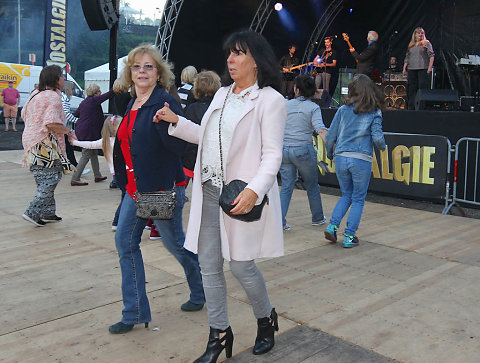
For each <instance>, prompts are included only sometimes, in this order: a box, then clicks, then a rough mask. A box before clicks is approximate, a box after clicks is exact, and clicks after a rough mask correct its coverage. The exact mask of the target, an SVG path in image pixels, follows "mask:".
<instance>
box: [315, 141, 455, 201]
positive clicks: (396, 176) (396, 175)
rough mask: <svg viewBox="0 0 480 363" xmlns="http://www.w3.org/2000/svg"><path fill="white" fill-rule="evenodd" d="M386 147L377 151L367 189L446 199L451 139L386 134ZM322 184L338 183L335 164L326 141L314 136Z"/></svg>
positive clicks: (319, 178)
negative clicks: (329, 155)
mask: <svg viewBox="0 0 480 363" xmlns="http://www.w3.org/2000/svg"><path fill="white" fill-rule="evenodd" d="M385 142H386V144H387V147H386V149H385V150H384V151H378V150H375V153H374V156H373V162H372V176H371V179H370V186H369V188H368V190H371V191H377V192H382V193H389V194H395V195H402V196H411V197H422V198H427V199H445V187H446V182H447V174H448V153H449V141H448V139H447V138H446V137H444V136H436V135H416V134H395V133H388V132H386V133H385ZM314 147H315V149H316V150H317V159H318V161H323V162H324V163H325V164H326V165H327V171H328V172H325V171H324V170H322V168H320V167H319V171H320V173H319V177H318V181H319V184H326V185H337V186H338V181H337V177H336V175H335V163H334V162H332V161H331V160H329V159H328V158H327V152H326V150H325V145H324V143H323V140H322V139H321V138H320V137H319V136H317V137H316V138H314Z"/></svg>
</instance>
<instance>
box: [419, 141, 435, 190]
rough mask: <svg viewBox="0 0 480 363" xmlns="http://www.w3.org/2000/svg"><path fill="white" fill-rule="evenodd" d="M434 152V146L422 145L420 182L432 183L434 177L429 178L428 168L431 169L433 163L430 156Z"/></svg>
mask: <svg viewBox="0 0 480 363" xmlns="http://www.w3.org/2000/svg"><path fill="white" fill-rule="evenodd" d="M433 154H435V148H434V147H432V146H423V147H422V148H421V151H420V155H421V168H422V174H421V179H420V183H422V184H433V183H434V182H435V179H433V178H430V169H433V168H434V166H435V163H434V162H433V161H431V156H432V155H433Z"/></svg>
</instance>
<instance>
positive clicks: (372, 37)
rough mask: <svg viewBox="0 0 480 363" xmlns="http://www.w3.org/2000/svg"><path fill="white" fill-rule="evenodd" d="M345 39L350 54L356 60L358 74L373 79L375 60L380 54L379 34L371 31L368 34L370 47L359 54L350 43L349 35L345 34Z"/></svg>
mask: <svg viewBox="0 0 480 363" xmlns="http://www.w3.org/2000/svg"><path fill="white" fill-rule="evenodd" d="M342 35H343V39H344V40H345V41H346V42H347V44H348V46H349V50H350V53H351V54H352V56H353V57H354V58H355V60H356V62H357V72H356V73H357V74H358V73H362V74H366V75H367V76H369V77H370V78H372V72H373V67H374V63H375V60H376V59H377V53H378V44H377V40H378V33H377V32H376V31H374V30H370V31H369V32H368V34H367V42H368V47H367V48H365V49H364V50H363V52H361V53H358V52H357V51H356V50H355V48H354V47H353V46H352V44H351V43H350V39H349V37H348V35H347V34H345V33H343V34H342Z"/></svg>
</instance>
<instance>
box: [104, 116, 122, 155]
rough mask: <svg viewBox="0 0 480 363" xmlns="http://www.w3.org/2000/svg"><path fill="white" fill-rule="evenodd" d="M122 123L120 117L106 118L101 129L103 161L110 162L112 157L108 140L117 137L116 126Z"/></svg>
mask: <svg viewBox="0 0 480 363" xmlns="http://www.w3.org/2000/svg"><path fill="white" fill-rule="evenodd" d="M120 122H122V117H121V116H118V115H113V116H107V118H106V119H105V121H104V122H103V127H102V150H103V155H104V156H105V159H106V160H107V161H108V162H110V161H111V159H112V156H113V150H112V145H111V143H110V138H111V137H115V135H117V130H118V126H119V125H120Z"/></svg>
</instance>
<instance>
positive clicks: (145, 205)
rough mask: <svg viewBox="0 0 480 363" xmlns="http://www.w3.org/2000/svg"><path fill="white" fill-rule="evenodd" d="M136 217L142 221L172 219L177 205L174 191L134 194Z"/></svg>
mask: <svg viewBox="0 0 480 363" xmlns="http://www.w3.org/2000/svg"><path fill="white" fill-rule="evenodd" d="M135 195H136V197H137V199H136V201H135V205H136V206H137V217H139V218H144V219H172V218H173V210H174V209H175V206H176V205H177V199H176V193H175V190H174V189H171V190H160V191H157V192H147V193H140V192H138V191H137V192H135Z"/></svg>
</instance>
